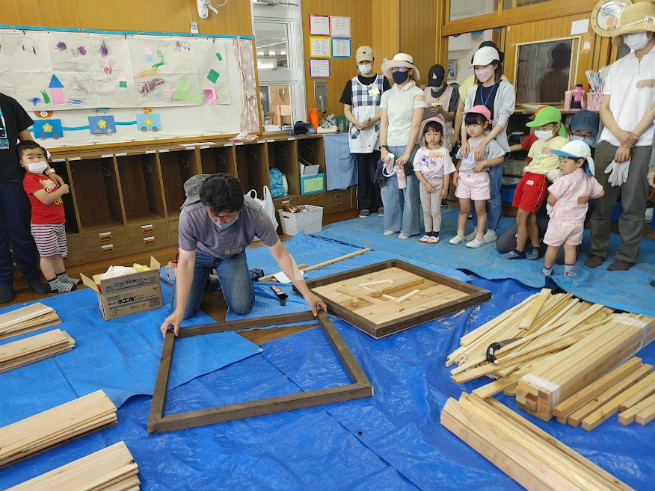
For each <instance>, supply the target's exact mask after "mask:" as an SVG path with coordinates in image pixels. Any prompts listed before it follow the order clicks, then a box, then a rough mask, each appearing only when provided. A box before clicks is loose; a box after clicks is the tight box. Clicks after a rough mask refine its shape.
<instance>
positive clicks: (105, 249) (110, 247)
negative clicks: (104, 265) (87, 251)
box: [100, 244, 114, 254]
mask: <svg viewBox="0 0 655 491" xmlns="http://www.w3.org/2000/svg"><path fill="white" fill-rule="evenodd" d="M100 252H102V253H103V254H107V253H109V252H114V244H105V245H101V246H100Z"/></svg>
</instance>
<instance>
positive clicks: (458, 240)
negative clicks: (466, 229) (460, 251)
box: [448, 235, 464, 245]
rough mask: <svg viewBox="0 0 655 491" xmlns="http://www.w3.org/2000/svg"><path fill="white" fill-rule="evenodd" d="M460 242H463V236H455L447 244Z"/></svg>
mask: <svg viewBox="0 0 655 491" xmlns="http://www.w3.org/2000/svg"><path fill="white" fill-rule="evenodd" d="M460 242H464V236H463V235H456V236H455V237H453V238H452V239H450V240H449V241H448V243H449V244H455V245H457V244H459V243H460Z"/></svg>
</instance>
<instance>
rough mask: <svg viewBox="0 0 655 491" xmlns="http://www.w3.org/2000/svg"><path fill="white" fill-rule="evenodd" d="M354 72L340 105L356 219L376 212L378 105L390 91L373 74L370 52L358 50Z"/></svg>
mask: <svg viewBox="0 0 655 491" xmlns="http://www.w3.org/2000/svg"><path fill="white" fill-rule="evenodd" d="M355 59H356V60H357V71H358V72H359V74H358V75H357V76H356V77H353V78H352V79H350V80H349V81H348V82H346V86H345V87H344V89H343V94H341V100H340V102H341V103H342V104H343V114H344V115H345V116H346V119H347V120H348V121H349V122H350V125H349V128H348V136H349V138H348V145H349V147H350V153H352V154H353V155H354V156H355V160H356V162H357V209H358V210H359V216H360V218H366V217H368V216H369V215H370V214H371V211H376V210H380V208H381V207H382V200H381V198H380V189H379V187H378V186H377V185H376V184H375V183H374V181H373V178H374V177H375V164H376V163H377V161H378V160H379V159H380V101H381V100H382V93H383V92H385V91H386V90H389V89H390V88H391V85H390V84H389V81H388V80H387V79H386V78H384V77H383V76H382V75H378V74H377V73H374V72H373V60H374V59H375V58H374V57H373V49H372V48H371V47H370V46H360V47H359V48H357V53H356V54H355Z"/></svg>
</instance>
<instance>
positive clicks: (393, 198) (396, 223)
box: [380, 147, 421, 236]
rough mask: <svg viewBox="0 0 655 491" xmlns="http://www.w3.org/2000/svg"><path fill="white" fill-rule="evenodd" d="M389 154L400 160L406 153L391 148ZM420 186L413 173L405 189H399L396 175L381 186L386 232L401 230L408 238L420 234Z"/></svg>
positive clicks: (401, 149) (403, 148) (409, 176)
mask: <svg viewBox="0 0 655 491" xmlns="http://www.w3.org/2000/svg"><path fill="white" fill-rule="evenodd" d="M389 152H391V153H392V154H393V155H394V156H395V157H396V158H398V157H400V156H401V155H402V154H403V153H405V147H389ZM414 153H415V152H412V154H414ZM410 162H411V160H410ZM419 186H420V183H419V181H418V178H417V177H416V175H415V174H414V173H413V172H412V173H411V175H408V176H407V187H406V188H405V189H398V178H397V177H396V175H395V174H394V175H393V176H391V177H389V178H388V179H387V181H386V182H385V183H384V185H382V186H381V188H380V194H381V195H382V204H383V205H384V230H385V231H387V230H391V231H393V232H397V231H399V230H400V232H401V233H403V234H405V235H408V236H409V235H416V234H418V227H419V221H420V212H421V201H420V193H419Z"/></svg>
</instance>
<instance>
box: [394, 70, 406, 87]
mask: <svg viewBox="0 0 655 491" xmlns="http://www.w3.org/2000/svg"><path fill="white" fill-rule="evenodd" d="M391 77H392V78H393V81H394V82H396V83H397V84H402V83H403V82H404V81H405V80H407V77H409V70H408V71H406V72H393V73H392V74H391Z"/></svg>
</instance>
